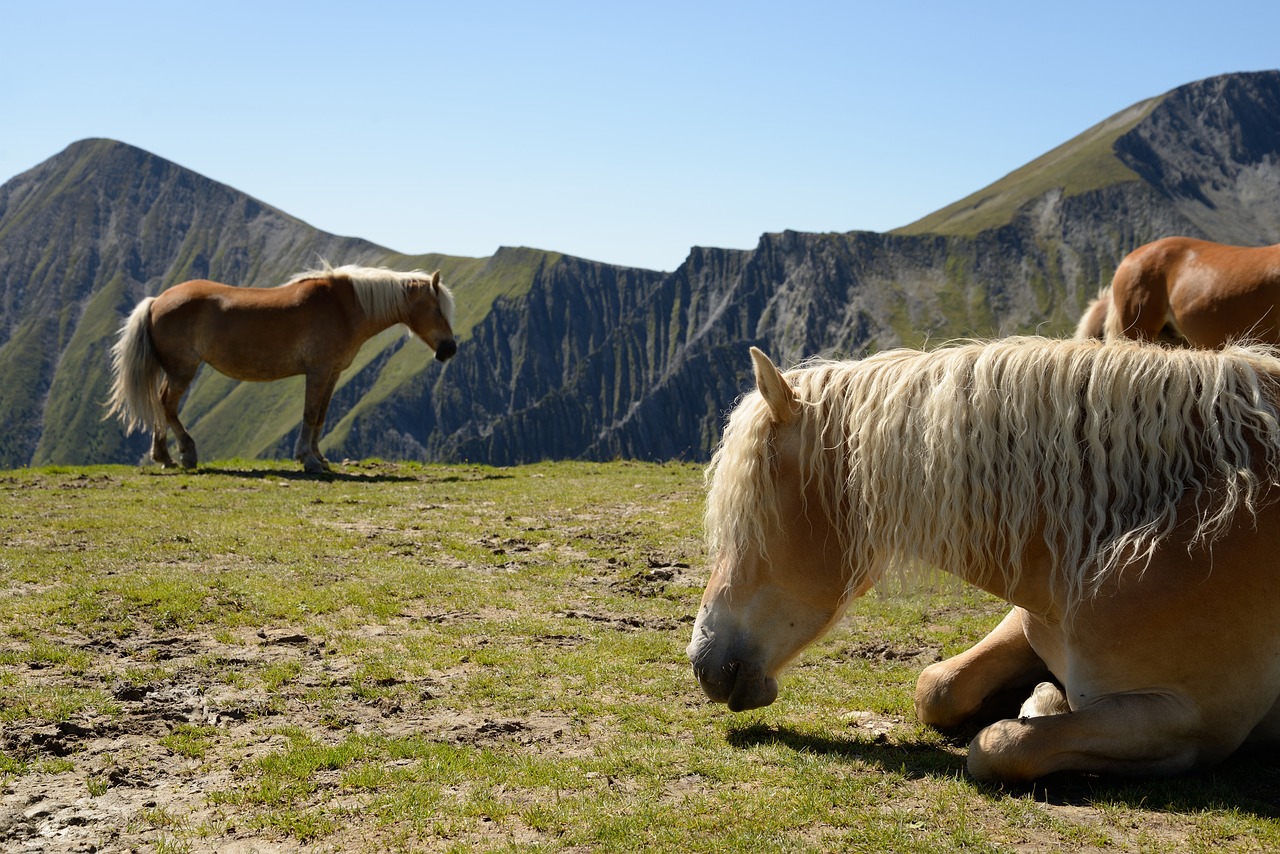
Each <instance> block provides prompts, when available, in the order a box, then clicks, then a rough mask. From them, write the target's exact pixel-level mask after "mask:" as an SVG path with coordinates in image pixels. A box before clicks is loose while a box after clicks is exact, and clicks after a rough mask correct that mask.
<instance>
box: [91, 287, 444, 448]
mask: <svg viewBox="0 0 1280 854" xmlns="http://www.w3.org/2000/svg"><path fill="white" fill-rule="evenodd" d="M397 323H403V324H404V325H406V326H407V327H409V329H410V330H411V331H412V332H413V333H414V334H415V335H417V336H418V337H419V338H421V339H422V340H423V341H424V342H425V343H426V344H427V346H428V347H430V348H431V349H432V350H434V351H435V354H436V358H437V359H438V360H440V361H442V362H443V361H445V360H447V359H449V358H450V357H451V356H453V354H454V353H455V352H457V349H458V346H457V343H456V342H455V341H454V338H453V295H452V294H451V293H450V292H449V289H448V288H446V287H445V286H444V285H442V284H440V274H439V272H436V273H433V274H431V275H427V274H425V273H418V272H413V273H397V272H392V271H390V270H382V269H373V268H368V267H353V266H346V267H337V268H333V267H329V266H328V265H326V266H325V268H324V269H323V270H315V271H310V272H306V273H301V274H299V275H297V276H295V277H294V278H293V279H291V280H290V281H289V282H287V283H286V284H283V285H280V286H279V287H275V288H237V287H231V286H229V285H222V284H218V283H217V282H209V281H204V280H196V281H192V282H184V283H183V284H180V285H175V286H174V287H172V288H169V289H168V290H166V291H164V292H163V293H161V294H160V295H159V296H157V297H148V298H146V299H144V300H143V301H142V302H140V303H138V305H137V307H136V308H135V309H134V310H133V312H132V313H131V314H130V315H129V317H128V319H127V320H126V321H125V323H124V325H123V326H122V327H121V329H120V337H119V340H118V341H117V342H116V344H115V346H114V347H112V350H111V362H112V370H113V373H114V380H113V383H112V388H111V397H110V399H109V401H108V409H107V416H108V417H110V416H112V415H117V416H119V417H120V419H121V420H122V421H123V422H124V424H125V429H126V430H127V431H128V432H133V430H135V429H145V428H150V429H151V430H152V431H153V433H154V437H153V439H152V443H151V458H152V459H153V460H155V461H156V462H158V463H160V464H161V465H163V466H166V467H168V466H172V465H173V459H172V458H171V457H170V456H169V449H168V446H167V443H166V433H167V431H168V429H172V430H173V433H174V436H175V437H176V438H177V440H178V449H179V454H180V459H181V460H182V465H183V467H184V468H194V467H195V465H196V446H195V441H194V440H193V439H192V438H191V435H190V434H189V433H187V431H186V429H185V428H184V427H183V426H182V422H181V421H179V420H178V404H179V402H180V401H181V400H182V395H183V394H184V393H185V392H186V390H187V386H188V385H190V384H191V380H192V379H193V378H194V377H195V375H196V369H197V368H199V367H200V363H201V362H208V363H209V364H210V365H212V366H213V367H214V368H215V369H216V370H218V371H219V372H221V373H223V374H226V375H227V376H229V377H231V378H232V379H237V380H253V381H267V380H278V379H281V378H283V377H288V376H294V375H297V374H303V375H304V376H306V403H305V405H304V408H303V414H302V426H301V429H300V430H299V432H298V441H297V443H296V445H295V446H294V454H295V456H296V457H297V459H298V460H299V461H300V462H301V463H302V465H303V467H304V468H305V469H306V470H307V471H309V472H323V471H325V470H327V468H328V463H327V461H326V460H325V458H324V457H323V456H322V455H321V453H320V447H319V442H320V433H321V430H322V428H323V427H324V419H325V415H326V413H327V412H328V409H329V399H330V398H331V397H332V396H333V389H334V387H335V386H336V385H337V382H338V376H339V375H340V374H341V373H342V371H344V370H345V369H346V368H347V367H348V366H349V365H350V364H351V362H352V360H353V359H354V358H355V356H356V353H357V352H358V351H359V350H360V346H361V345H362V344H364V343H365V342H366V341H368V340H369V339H370V338H372V337H373V336H374V335H377V334H378V333H379V332H382V331H383V330H384V329H387V328H388V327H391V326H394V325H395V324H397Z"/></svg>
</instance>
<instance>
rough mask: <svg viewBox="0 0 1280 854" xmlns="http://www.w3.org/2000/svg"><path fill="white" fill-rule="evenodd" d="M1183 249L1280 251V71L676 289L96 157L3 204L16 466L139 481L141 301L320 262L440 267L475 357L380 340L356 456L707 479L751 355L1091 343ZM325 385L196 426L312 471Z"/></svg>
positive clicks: (346, 383)
mask: <svg viewBox="0 0 1280 854" xmlns="http://www.w3.org/2000/svg"><path fill="white" fill-rule="evenodd" d="M1165 234H1190V235H1194V236H1202V237H1208V238H1211V239H1216V240H1221V241H1224V242H1236V243H1256V242H1276V241H1280V72H1259V73H1253V74H1237V75H1224V76H1222V77H1218V78H1210V79H1208V80H1205V81H1199V82H1197V83H1194V84H1189V85H1187V86H1185V87H1180V88H1179V89H1176V90H1173V91H1172V92H1169V93H1166V94H1165V95H1162V96H1160V97H1157V98H1152V99H1150V100H1148V101H1144V102H1142V103H1140V104H1135V105H1134V106H1133V107H1131V108H1129V109H1127V110H1124V111H1121V112H1120V113H1118V114H1117V115H1116V116H1113V117H1112V118H1110V119H1108V120H1107V121H1104V122H1102V123H1100V124H1099V125H1097V126H1096V127H1094V128H1091V129H1089V130H1088V131H1086V132H1084V133H1083V134H1081V135H1079V136H1078V137H1076V138H1075V139H1073V140H1071V141H1069V142H1067V143H1065V144H1064V145H1062V146H1060V147H1058V148H1057V149H1055V150H1054V151H1051V152H1049V153H1048V154H1046V155H1045V156H1043V157H1041V158H1038V159H1036V160H1035V161H1033V162H1032V163H1029V164H1027V165H1026V166H1024V167H1022V168H1021V169H1018V170H1016V171H1014V172H1011V173H1010V174H1009V175H1007V176H1006V177H1005V178H1003V179H1001V180H1000V181H998V182H996V183H995V184H993V185H992V186H991V187H988V188H986V189H984V190H982V191H980V192H979V193H976V194H974V195H973V196H971V197H969V198H967V199H963V200H961V201H959V202H957V203H956V204H955V205H951V206H948V207H947V208H944V209H943V210H942V211H939V212H938V213H936V214H934V215H932V216H930V217H926V218H924V219H922V220H920V221H919V222H917V223H913V224H911V225H909V226H906V227H904V228H902V229H898V230H896V231H894V232H891V233H888V234H872V233H862V232H852V233H847V234H804V233H797V232H790V231H788V232H782V233H779V234H766V235H763V236H762V237H761V239H760V242H759V244H758V245H757V246H756V248H755V249H753V250H749V251H742V250H721V249H711V248H694V249H693V250H692V251H691V252H690V255H689V257H688V259H687V260H686V262H685V263H684V264H683V265H681V267H680V268H678V269H677V270H675V271H674V272H672V273H658V272H653V271H646V270H635V269H629V268H622V267H615V266H611V265H607V264H600V263H596V262H590V261H586V260H583V259H578V258H573V257H571V256H564V255H560V254H558V253H555V252H548V251H542V250H536V249H526V248H503V249H499V250H498V251H497V252H496V253H495V254H494V255H493V256H492V257H489V258H459V257H454V256H448V255H443V254H432V255H413V256H410V255H403V254H399V253H396V252H393V251H391V250H389V249H386V248H384V247H379V246H376V245H374V244H371V243H369V242H367V241H363V240H359V239H357V238H350V237H338V236H335V235H329V234H325V233H324V232H320V231H318V230H316V229H314V228H312V227H311V226H309V225H307V224H306V223H304V222H302V221H300V220H298V219H296V218H294V217H290V216H289V215H287V214H285V213H283V212H281V211H279V210H276V209H275V208H272V207H270V206H269V205H266V204H263V203H262V202H259V201H257V200H255V199H252V198H250V197H248V196H245V195H244V194H242V193H239V192H237V191H235V190H234V189H232V188H230V187H227V186H225V185H222V184H219V183H217V182H215V181H211V180H209V179H207V178H204V177H202V176H199V175H197V174H195V173H192V172H190V171H189V170H186V169H183V168H182V167H180V166H177V165H176V164H173V163H170V162H169V161H166V160H164V159H163V158H160V157H157V156H155V155H152V154H149V153H147V152H144V151H140V150H138V149H136V148H133V147H131V146H128V145H124V144H121V143H116V142H111V141H108V140H86V141H84V142H80V143H76V144H74V145H72V146H70V147H69V148H68V149H67V150H66V151H64V152H62V153H61V154H59V155H57V156H55V157H53V158H51V159H50V160H49V161H46V162H45V163H43V164H40V165H39V166H37V167H35V168H34V169H32V170H30V171H29V172H27V173H24V174H23V175H19V176H17V177H16V178H14V179H12V180H10V181H8V182H6V183H5V184H4V185H0V467H6V466H7V467H13V466H21V465H27V464H30V463H33V462H35V463H68V464H75V463H86V462H107V461H115V462H130V463H131V462H135V461H136V460H138V459H139V458H140V457H141V456H142V454H143V452H144V451H145V450H146V447H147V444H148V442H147V439H146V437H142V436H138V435H136V434H135V435H134V436H131V437H124V436H123V435H122V434H121V433H120V432H119V426H118V425H116V424H113V423H106V422H102V421H100V420H99V419H98V418H97V413H98V411H99V405H100V403H101V401H103V400H105V398H106V393H107V381H108V378H107V371H106V364H107V351H108V349H109V346H110V343H111V339H112V336H113V330H114V328H115V327H116V325H118V323H119V322H120V320H121V319H122V318H123V317H124V316H125V314H126V313H127V312H128V311H129V309H130V308H131V307H132V306H133V305H134V304H135V303H136V302H137V300H139V299H141V298H142V297H143V296H147V295H151V294H155V293H158V292H159V291H160V290H162V289H163V288H165V287H168V286H169V285H172V284H174V283H176V282H179V281H183V280H185V279H189V278H213V279H217V280H220V281H225V282H231V283H236V284H242V285H248V286H256V287H261V286H269V285H274V284H277V283H279V282H281V281H284V280H285V279H287V278H289V277H290V276H291V275H293V274H295V273H296V272H298V271H300V270H303V269H308V268H313V267H315V266H316V265H317V264H318V262H319V260H320V259H322V258H323V259H327V260H329V261H331V262H333V263H360V264H373V265H385V266H389V267H392V268H396V269H411V268H418V269H424V270H432V269H437V268H438V269H440V270H441V271H442V274H443V277H444V280H445V282H446V283H447V284H448V285H449V286H450V287H452V288H453V290H454V292H455V294H456V296H457V308H458V311H457V332H458V335H459V338H460V339H461V342H460V349H459V353H458V355H457V357H456V358H455V359H453V360H452V361H451V362H449V363H448V364H447V365H443V366H442V365H440V364H439V363H437V362H435V361H434V360H433V359H432V358H431V354H430V352H429V351H428V350H427V348H426V347H424V346H423V345H422V344H421V343H420V342H417V341H414V340H406V339H405V337H404V336H403V334H401V333H398V332H390V333H387V334H384V335H382V336H379V337H378V338H377V339H375V340H374V341H371V342H370V343H369V345H368V346H367V347H366V348H365V350H364V351H362V352H361V353H360V355H359V357H358V359H357V361H356V363H355V364H354V365H353V366H352V368H351V369H349V371H348V372H347V374H346V375H345V376H344V377H343V380H342V382H341V385H340V386H339V388H338V390H337V393H336V394H335V398H334V402H333V406H332V407H331V410H330V417H329V420H328V432H327V434H326V435H325V437H324V438H323V439H322V447H323V448H324V449H325V451H326V453H327V454H329V455H330V456H331V457H337V458H342V457H353V458H360V457H369V456H381V457H384V458H387V459H420V460H437V459H440V460H456V459H466V460H474V461H481V462H490V463H497V464H506V463H516V462H525V461H536V460H541V459H546V458H565V457H585V458H592V459H611V458H614V457H638V458H644V459H669V458H672V457H685V458H693V459H701V458H705V457H706V455H707V454H708V453H709V452H710V450H711V448H712V446H713V444H714V442H715V439H716V436H717V434H718V431H719V428H720V418H721V416H722V413H723V411H724V410H725V409H726V408H728V406H729V405H730V404H731V403H732V401H733V399H734V398H735V397H736V396H737V395H738V394H739V393H740V391H741V389H742V388H743V387H744V386H745V385H746V384H747V383H748V381H749V362H748V361H747V359H746V357H745V353H746V347H747V346H748V345H750V344H754V345H758V346H761V347H764V348H765V349H766V350H768V351H769V352H770V353H771V354H772V355H774V356H775V358H777V359H779V360H780V361H782V362H783V363H786V364H790V363H794V362H795V361H797V360H799V359H801V358H804V357H807V356H811V355H814V354H831V355H858V354H860V353H864V352H868V351H871V350H877V349H883V348H885V347H893V346H900V345H903V344H907V345H912V346H920V345H929V344H931V343H933V342H936V341H938V340H940V339H944V338H948V337H952V336H957V335H978V336H985V335H1001V334H1007V333H1013V332H1028V331H1039V332H1045V333H1051V334H1065V333H1067V332H1069V331H1070V329H1071V328H1072V326H1073V324H1074V321H1075V318H1076V317H1077V316H1078V314H1079V312H1080V310H1081V308H1082V307H1083V305H1084V303H1085V302H1086V301H1087V300H1088V299H1089V298H1090V297H1091V296H1092V295H1093V294H1094V293H1096V291H1097V290H1098V289H1099V288H1100V287H1102V286H1104V285H1105V284H1106V283H1107V282H1108V281H1109V280H1110V276H1111V273H1112V271H1113V270H1114V268H1115V266H1116V264H1117V263H1118V262H1119V260H1120V259H1121V258H1122V257H1123V256H1124V254H1126V253H1127V252H1128V251H1130V250H1132V249H1133V248H1134V247H1136V246H1137V245H1139V244H1141V243H1143V242H1146V241H1148V240H1151V239H1154V238H1155V237H1159V236H1162V235H1165ZM301 386H302V382H301V380H297V379H295V380H285V381H280V382H276V383H263V384H248V383H246V384H240V383H235V382H232V381H230V380H227V379H226V378H224V377H221V376H219V375H217V374H216V373H215V372H213V371H205V372H203V373H202V375H201V376H200V377H199V378H198V380H197V382H196V383H195V384H194V386H193V388H192V389H191V392H190V393H189V396H188V399H187V400H186V401H185V403H184V406H183V417H184V420H185V421H186V423H187V424H188V426H189V427H190V428H191V430H192V432H193V434H194V435H195V437H196V441H197V443H198V444H199V448H200V452H201V457H202V459H204V460H212V459H218V458H228V457H233V456H240V457H251V456H252V457H278V456H285V457H287V456H289V455H291V451H292V443H293V437H294V436H295V435H296V430H297V425H298V422H299V420H300V417H301V410H302V390H301Z"/></svg>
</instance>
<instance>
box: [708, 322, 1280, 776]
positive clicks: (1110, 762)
mask: <svg viewBox="0 0 1280 854" xmlns="http://www.w3.org/2000/svg"><path fill="white" fill-rule="evenodd" d="M751 357H752V361H753V367H754V374H755V384H756V387H755V389H754V390H752V391H750V392H749V393H747V394H746V395H744V396H743V397H742V398H741V399H740V401H739V403H738V404H737V405H736V407H735V408H734V409H733V411H732V413H731V414H730V416H729V418H728V421H727V425H726V427H725V430H724V433H723V436H722V438H721V441H720V444H719V445H718V447H717V449H716V451H715V453H714V455H713V457H712V460H711V462H710V465H709V467H708V469H707V472H706V474H707V482H708V492H707V505H706V511H705V526H706V537H707V550H708V555H709V561H710V573H709V579H708V582H707V585H706V589H705V591H704V593H703V596H702V602H701V606H700V608H699V610H698V613H697V617H696V620H695V622H694V626H693V636H692V639H691V641H690V644H689V647H688V650H687V654H688V658H689V660H690V662H691V664H692V666H693V672H694V675H695V677H696V679H697V681H698V683H699V685H700V686H701V688H702V690H703V692H704V693H705V694H706V695H707V697H709V698H710V700H712V701H713V702H717V703H725V704H727V705H728V708H729V709H730V710H732V711H741V710H745V709H752V708H757V707H761V706H766V705H768V704H770V703H772V702H774V701H775V699H776V698H777V696H778V678H779V674H780V673H781V672H782V671H783V670H784V669H785V668H786V667H787V666H788V665H789V664H790V663H792V662H793V661H794V660H795V659H796V658H797V656H799V655H800V653H801V652H802V651H803V650H804V649H805V648H806V647H807V646H808V645H810V644H811V643H813V642H814V641H815V640H817V639H818V638H820V637H821V636H822V635H823V634H825V633H826V632H827V631H828V630H829V629H831V628H832V626H834V625H835V624H836V622H837V621H838V620H840V619H841V618H842V616H843V615H844V614H845V612H846V610H847V609H848V608H849V607H850V604H851V603H852V602H853V601H854V600H855V599H856V598H857V597H859V596H861V595H862V594H864V593H865V592H867V591H868V590H869V589H871V588H872V587H873V586H874V585H876V584H880V583H882V582H884V581H885V580H886V579H890V580H893V579H897V581H898V583H902V582H903V581H904V580H905V579H909V578H920V577H922V576H924V577H928V576H929V574H931V573H936V572H938V571H945V572H948V573H951V574H953V575H955V576H957V577H959V578H960V579H962V580H963V581H965V582H967V583H968V584H972V585H975V586H977V587H979V588H982V589H983V590H986V591H988V592H990V593H992V594H994V595H995V596H998V597H1000V598H1002V599H1004V600H1005V601H1007V602H1008V603H1009V604H1010V605H1011V606H1012V608H1011V610H1009V612H1008V613H1007V615H1006V616H1005V617H1004V618H1003V620H1002V621H1001V622H1000V623H999V625H998V626H997V627H996V628H995V629H994V630H993V631H992V632H991V633H990V634H989V635H987V636H986V637H985V638H984V639H983V640H981V641H980V642H979V643H977V644H976V645H975V646H973V647H972V648H971V649H969V650H967V651H965V652H963V653H961V654H959V655H956V656H955V657H953V658H949V659H947V660H945V661H942V662H939V663H936V664H933V665H930V666H929V667H928V668H926V669H925V670H923V672H922V673H921V674H920V676H919V679H918V682H917V684H916V688H915V695H914V705H915V711H916V714H917V717H918V718H919V719H920V720H921V721H922V722H923V723H925V724H926V725H930V726H933V727H936V728H939V729H942V730H956V729H963V728H976V727H978V726H981V727H982V728H981V729H980V730H977V735H976V736H975V737H974V738H973V740H972V741H971V743H970V746H969V751H968V758H967V768H968V771H969V773H970V775H971V776H972V777H973V778H975V779H977V780H983V781H998V782H1002V783H1015V784H1026V783H1028V782H1031V781H1034V780H1035V779H1037V778H1040V777H1043V776H1044V775H1046V774H1050V773H1053V772H1058V771H1075V772H1092V773H1108V774H1117V775H1132V776H1146V775H1167V774H1176V773H1181V772H1187V771H1191V770H1194V769H1202V768H1206V767H1209V766H1212V765H1213V764H1215V763H1217V762H1219V761H1220V760H1222V759H1224V758H1225V757H1227V756H1228V755H1229V754H1231V753H1232V752H1233V751H1235V750H1236V749H1237V748H1238V747H1240V746H1241V745H1242V744H1244V743H1246V742H1249V743H1271V744H1275V743H1280V566H1277V558H1276V556H1277V555H1280V501H1277V500H1276V498H1277V496H1280V492H1277V485H1278V484H1280V354H1277V353H1276V352H1273V351H1271V350H1269V349H1267V348H1265V347H1264V346H1262V345H1249V346H1243V345H1230V346H1227V347H1225V348H1223V349H1222V350H1220V351H1209V350H1200V349H1170V348H1164V347H1159V346H1155V345H1151V344H1143V343H1140V342H1132V341H1129V342H1110V343H1105V344H1104V342H1101V341H1075V340H1052V339H1047V338H1038V337H1011V338H1008V339H1001V340H997V341H992V342H964V343H956V344H952V345H948V346H946V347H943V348H940V349H937V350H933V351H928V352H922V351H911V350H894V351H884V352H881V353H879V354H876V355H874V356H871V357H868V358H866V359H864V360H861V361H854V362H831V361H815V362H811V363H806V364H804V365H802V366H800V367H798V368H796V369H794V370H791V371H789V372H787V373H783V372H782V371H780V370H779V369H778V368H777V367H776V366H775V365H774V364H773V362H772V361H770V360H769V358H768V357H767V356H766V355H765V354H764V353H762V352H761V351H759V350H757V349H754V348H753V349H752V350H751Z"/></svg>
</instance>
